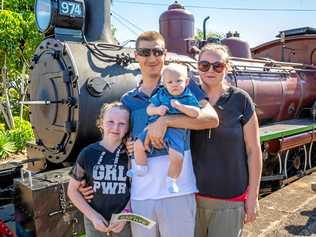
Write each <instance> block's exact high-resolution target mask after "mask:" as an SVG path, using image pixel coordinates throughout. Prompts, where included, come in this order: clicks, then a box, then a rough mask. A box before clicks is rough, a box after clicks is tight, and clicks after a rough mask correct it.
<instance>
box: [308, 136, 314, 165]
mask: <svg viewBox="0 0 316 237" xmlns="http://www.w3.org/2000/svg"><path fill="white" fill-rule="evenodd" d="M308 166H309V169H311V168H313V167H316V144H314V142H312V143H311V145H310V147H309V152H308Z"/></svg>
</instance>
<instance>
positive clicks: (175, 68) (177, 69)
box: [162, 63, 188, 80]
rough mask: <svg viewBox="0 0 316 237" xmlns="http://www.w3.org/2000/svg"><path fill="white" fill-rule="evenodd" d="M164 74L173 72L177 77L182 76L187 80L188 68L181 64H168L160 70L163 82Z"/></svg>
mask: <svg viewBox="0 0 316 237" xmlns="http://www.w3.org/2000/svg"><path fill="white" fill-rule="evenodd" d="M166 72H173V73H176V74H178V75H179V76H182V77H184V78H186V79H187V78H188V68H187V67H186V66H184V65H183V64H179V63H170V64H168V65H166V66H164V68H163V70H162V80H163V78H164V74H165V73H166Z"/></svg>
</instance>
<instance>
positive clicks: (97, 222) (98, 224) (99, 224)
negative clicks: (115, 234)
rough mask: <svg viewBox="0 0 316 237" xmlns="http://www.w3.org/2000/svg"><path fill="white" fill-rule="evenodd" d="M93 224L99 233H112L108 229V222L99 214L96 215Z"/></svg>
mask: <svg viewBox="0 0 316 237" xmlns="http://www.w3.org/2000/svg"><path fill="white" fill-rule="evenodd" d="M91 222H92V224H93V226H94V228H95V229H96V230H97V231H100V232H106V233H108V232H110V229H109V228H108V222H107V221H106V220H105V219H104V217H103V216H101V215H100V214H99V213H95V214H94V217H93V218H92V220H91Z"/></svg>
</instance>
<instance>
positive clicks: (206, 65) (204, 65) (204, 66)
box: [198, 61, 225, 73]
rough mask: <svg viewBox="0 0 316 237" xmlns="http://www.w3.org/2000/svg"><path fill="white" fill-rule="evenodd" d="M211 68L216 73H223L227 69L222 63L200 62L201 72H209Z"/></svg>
mask: <svg viewBox="0 0 316 237" xmlns="http://www.w3.org/2000/svg"><path fill="white" fill-rule="evenodd" d="M210 68H212V69H213V71H214V72H216V73H222V72H223V71H224V69H225V63H222V62H214V63H210V62H208V61H199V62H198V69H199V70H200V71H201V72H207V71H208V70H210Z"/></svg>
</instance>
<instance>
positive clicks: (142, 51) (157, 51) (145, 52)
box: [136, 48, 165, 57]
mask: <svg viewBox="0 0 316 237" xmlns="http://www.w3.org/2000/svg"><path fill="white" fill-rule="evenodd" d="M136 52H137V54H138V55H139V56H142V57H149V56H150V55H151V53H152V54H153V55H154V56H155V57H160V56H162V55H163V54H164V53H165V49H163V48H153V49H149V48H138V49H136Z"/></svg>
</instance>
